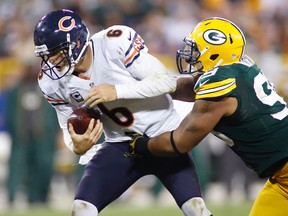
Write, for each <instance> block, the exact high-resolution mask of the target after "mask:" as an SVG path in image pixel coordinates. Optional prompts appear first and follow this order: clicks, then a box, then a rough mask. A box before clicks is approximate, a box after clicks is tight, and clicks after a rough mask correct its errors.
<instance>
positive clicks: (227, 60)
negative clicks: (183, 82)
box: [176, 17, 246, 74]
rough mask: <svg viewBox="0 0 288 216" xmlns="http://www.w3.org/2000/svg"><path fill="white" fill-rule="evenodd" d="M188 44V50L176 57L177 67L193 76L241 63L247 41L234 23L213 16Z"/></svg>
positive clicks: (194, 32)
mask: <svg viewBox="0 0 288 216" xmlns="http://www.w3.org/2000/svg"><path fill="white" fill-rule="evenodd" d="M184 43H185V47H184V49H183V50H178V51H177V54H176V59H177V67H178V70H179V72H180V73H181V74H192V73H195V72H207V71H210V70H212V69H213V68H215V67H217V66H221V65H227V64H232V63H235V62H239V61H240V59H241V57H242V55H243V52H244V49H245V44H246V41H245V37H244V34H243V33H242V31H241V30H240V29H239V28H238V27H237V26H236V25H235V24H234V23H232V22H231V21H229V20H227V19H224V18H220V17H212V18H208V19H205V20H203V21H202V22H200V23H199V24H198V25H197V26H196V27H195V28H194V29H193V31H192V32H191V34H190V35H189V36H188V37H186V38H184Z"/></svg>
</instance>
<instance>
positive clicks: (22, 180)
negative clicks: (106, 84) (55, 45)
mask: <svg viewBox="0 0 288 216" xmlns="http://www.w3.org/2000/svg"><path fill="white" fill-rule="evenodd" d="M36 82H37V73H36V72H35V69H34V68H33V67H32V66H31V65H23V71H22V76H21V79H20V82H19V83H17V85H15V86H13V87H11V88H9V89H8V90H7V92H6V93H7V108H6V110H7V115H6V117H7V118H6V121H7V129H8V132H9V134H10V136H11V140H12V146H11V155H10V159H9V168H8V169H9V171H8V177H7V191H8V200H9V203H10V204H11V205H12V206H13V203H14V201H15V199H16V198H17V195H18V194H19V193H18V192H24V193H26V194H27V198H28V203H29V204H31V205H35V204H37V205H38V204H46V202H47V201H48V198H49V187H50V182H51V178H52V175H53V160H54V153H55V146H56V145H55V144H56V137H57V136H56V135H57V133H58V131H59V126H58V122H57V118H56V116H55V112H54V110H53V108H52V107H51V106H50V105H49V104H48V103H47V101H46V100H45V99H44V97H43V96H42V94H41V92H39V91H40V90H39V88H38V85H37V83H36Z"/></svg>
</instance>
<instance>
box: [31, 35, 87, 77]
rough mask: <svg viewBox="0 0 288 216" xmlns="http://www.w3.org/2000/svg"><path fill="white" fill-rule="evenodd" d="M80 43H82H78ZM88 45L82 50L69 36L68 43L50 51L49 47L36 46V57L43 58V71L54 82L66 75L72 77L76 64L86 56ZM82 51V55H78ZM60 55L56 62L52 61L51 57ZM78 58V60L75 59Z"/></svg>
mask: <svg viewBox="0 0 288 216" xmlns="http://www.w3.org/2000/svg"><path fill="white" fill-rule="evenodd" d="M78 42H79V43H80V41H78ZM87 45H88V43H86V44H85V45H84V46H82V49H81V50H79V48H77V44H76V43H75V42H70V35H69V33H68V34H67V42H66V43H63V44H61V45H60V46H58V47H56V48H53V49H50V50H48V49H47V47H46V49H45V46H44V49H43V46H42V47H37V46H36V51H35V53H36V56H38V57H41V59H42V63H41V70H42V72H43V73H45V74H46V75H47V76H48V77H50V78H51V79H52V80H57V79H61V78H62V77H64V76H66V75H71V74H72V73H73V71H74V67H75V64H77V63H78V62H79V60H80V59H81V58H82V57H83V56H84V54H85V51H86V48H87ZM77 49H78V50H77ZM79 51H80V53H78V52H79ZM55 55H58V56H61V58H59V57H58V58H57V60H56V61H53V62H52V61H51V57H53V56H55ZM75 57H76V59H75Z"/></svg>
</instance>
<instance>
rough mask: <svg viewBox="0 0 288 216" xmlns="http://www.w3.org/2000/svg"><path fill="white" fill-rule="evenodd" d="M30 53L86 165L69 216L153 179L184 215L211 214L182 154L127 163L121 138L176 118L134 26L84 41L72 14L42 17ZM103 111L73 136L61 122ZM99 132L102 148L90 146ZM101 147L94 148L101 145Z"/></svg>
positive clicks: (170, 83)
mask: <svg viewBox="0 0 288 216" xmlns="http://www.w3.org/2000/svg"><path fill="white" fill-rule="evenodd" d="M34 43H35V54H36V56H38V57H41V58H42V65H41V69H42V70H41V72H40V74H39V86H40V88H41V90H42V92H43V94H44V96H45V97H46V98H47V100H48V101H49V103H50V104H51V105H52V106H53V107H54V108H55V110H56V112H57V116H58V120H59V124H60V126H61V128H62V129H63V132H64V141H65V143H66V145H67V147H68V148H69V149H70V150H71V151H73V152H74V153H76V154H78V155H81V159H80V163H81V164H86V163H87V165H86V166H85V172H84V175H83V177H82V179H81V181H80V183H79V185H78V187H77V190H76V194H75V200H74V203H73V207H72V208H73V210H72V211H73V215H74V216H88V215H89V216H92V215H93V216H95V215H98V214H99V212H100V211H101V210H103V208H105V207H106V206H107V205H109V204H110V203H111V202H112V201H114V200H115V199H117V198H118V197H119V196H120V195H121V194H123V193H124V192H125V191H126V190H127V189H128V188H129V187H130V186H131V185H132V184H133V183H134V182H136V181H137V180H138V179H140V178H141V177H143V176H145V175H149V174H152V175H155V176H156V177H158V178H159V179H160V181H161V182H162V183H163V184H164V186H165V187H166V188H167V189H168V191H170V193H171V194H172V196H173V198H174V199H175V201H176V203H177V205H178V206H179V207H180V208H181V209H182V211H183V213H184V215H188V216H210V215H211V213H210V212H209V210H208V209H207V208H206V206H205V203H204V201H203V199H202V197H201V190H200V185H199V180H198V176H197V172H196V169H195V166H194V163H193V160H192V158H191V155H189V154H186V155H184V156H182V157H178V158H173V159H172V158H171V159H169V158H168V159H166V158H160V157H154V156H151V157H131V155H129V157H127V155H126V154H127V152H129V148H130V146H129V141H130V140H131V137H130V136H128V135H127V133H133V132H134V133H135V132H136V133H140V134H145V136H149V137H152V136H156V135H159V134H161V133H163V132H164V131H171V130H173V129H175V128H176V127H177V126H178V125H179V123H180V119H179V116H178V115H177V113H176V111H175V109H174V107H173V103H172V99H171V96H170V95H169V93H170V92H173V91H175V89H176V78H175V77H174V76H173V75H171V74H170V73H169V72H168V71H167V69H166V68H165V67H164V66H163V65H162V64H161V63H160V62H159V61H158V60H157V59H156V58H155V57H153V56H152V55H150V54H149V53H148V49H147V47H146V46H145V44H144V41H143V39H142V38H141V36H140V35H139V34H137V33H136V32H135V31H134V30H133V29H132V28H129V27H127V26H122V25H115V26H112V27H109V28H107V29H105V30H103V31H100V32H99V33H96V34H94V35H93V36H92V37H91V38H90V37H89V31H88V29H87V27H86V25H85V23H84V22H83V21H82V19H81V18H80V17H79V16H78V15H77V14H75V13H74V12H73V11H70V10H57V11H52V12H50V13H48V14H47V15H46V16H44V17H43V18H42V19H41V20H40V21H39V23H38V24H37V25H36V27H35V30H34ZM85 104H86V105H88V106H90V107H94V108H96V107H97V109H99V110H101V112H102V113H103V115H102V117H101V122H100V121H99V120H97V121H98V122H97V124H96V126H95V127H93V125H94V119H93V120H91V122H90V124H89V127H88V129H87V131H86V132H85V133H84V134H83V135H81V134H76V133H75V131H74V129H73V126H72V125H69V127H68V128H67V119H68V117H69V115H70V114H71V113H72V112H73V110H74V109H76V108H78V107H81V106H83V105H85ZM102 130H104V134H105V142H104V143H103V144H101V145H95V144H96V142H97V141H98V139H99V138H100V136H101V134H102ZM99 146H100V147H99Z"/></svg>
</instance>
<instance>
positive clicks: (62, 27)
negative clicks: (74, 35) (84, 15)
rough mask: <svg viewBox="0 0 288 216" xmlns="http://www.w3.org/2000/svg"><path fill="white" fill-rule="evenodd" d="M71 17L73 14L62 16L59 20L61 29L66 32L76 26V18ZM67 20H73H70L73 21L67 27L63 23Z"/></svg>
mask: <svg viewBox="0 0 288 216" xmlns="http://www.w3.org/2000/svg"><path fill="white" fill-rule="evenodd" d="M71 18H72V17H71V16H65V17H62V18H61V19H60V20H59V22H58V27H59V30H61V31H64V32H68V31H70V30H71V29H73V28H74V26H75V20H74V19H71ZM66 20H71V21H70V22H71V23H70V25H69V26H67V27H65V26H64V25H63V23H64V22H65V21H66Z"/></svg>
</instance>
